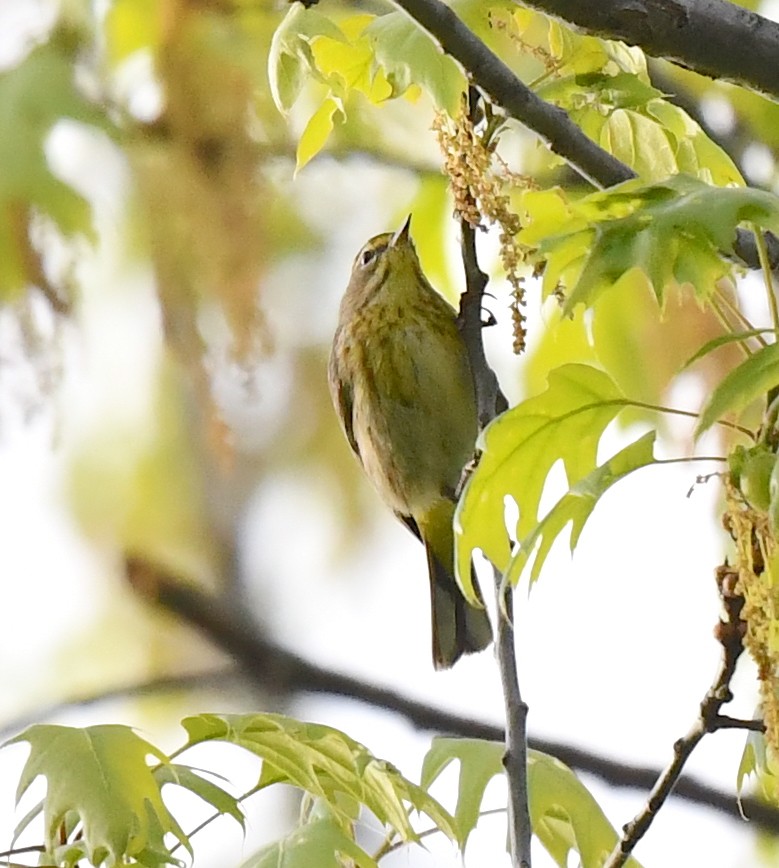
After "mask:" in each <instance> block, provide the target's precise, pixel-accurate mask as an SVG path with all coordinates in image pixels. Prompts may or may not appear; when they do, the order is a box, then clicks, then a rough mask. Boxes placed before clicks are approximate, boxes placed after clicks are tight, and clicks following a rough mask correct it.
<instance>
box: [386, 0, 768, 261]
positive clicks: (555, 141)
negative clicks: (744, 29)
mask: <svg viewBox="0 0 779 868" xmlns="http://www.w3.org/2000/svg"><path fill="white" fill-rule="evenodd" d="M394 2H395V3H396V5H398V6H400V7H401V8H402V9H404V10H405V11H406V12H407V13H408V14H409V15H410V16H411V17H412V18H413V19H414V20H415V21H417V22H418V23H419V24H420V25H421V26H422V27H424V28H425V30H427V31H428V32H429V33H430V34H431V36H433V37H434V38H435V39H436V41H437V42H438V43H439V44H440V45H441V47H442V48H443V50H444V51H445V52H446V53H447V54H450V55H451V56H452V57H453V58H454V59H455V60H456V61H457V62H458V63H459V64H460V65H461V66H462V67H463V68H464V69H465V71H466V73H467V74H468V77H469V79H470V81H471V82H472V83H473V84H474V85H476V86H477V87H478V88H479V89H480V90H482V91H484V93H485V94H487V96H489V98H490V99H491V100H492V101H493V102H494V103H495V104H496V105H499V106H501V107H502V108H503V109H504V110H505V111H506V112H507V113H508V114H509V115H510V116H511V117H513V118H514V119H516V120H518V121H519V122H520V123H522V124H524V125H525V126H526V127H528V128H529V129H531V130H533V131H534V132H535V133H537V134H538V135H539V136H540V137H541V138H542V139H543V140H544V141H545V142H546V144H547V145H548V146H549V148H550V149H551V150H552V151H554V153H556V154H558V155H559V156H561V157H563V159H565V160H566V161H567V162H568V163H569V165H571V166H572V167H573V168H574V169H576V170H577V171H578V172H579V173H580V174H581V175H582V176H583V177H584V178H586V179H587V180H589V181H590V182H591V183H592V184H594V185H595V186H596V187H613V186H614V185H616V184H620V183H622V182H623V181H627V180H630V179H631V178H634V177H636V174H635V172H634V171H633V170H632V169H631V168H630V167H629V166H626V165H625V164H624V163H622V162H620V161H619V160H618V159H616V157H614V156H612V155H611V154H610V153H608V151H605V150H604V149H603V148H601V147H599V146H598V145H596V144H595V142H593V141H592V139H590V138H588V137H587V136H586V135H585V134H584V133H583V132H582V130H581V129H580V128H579V127H577V126H576V124H575V123H574V122H573V121H572V120H571V119H570V118H569V117H568V115H567V114H566V113H565V112H564V111H563V110H562V109H560V108H557V106H553V105H550V104H549V103H547V102H545V101H544V100H542V99H540V98H539V97H538V96H536V95H535V94H534V93H533V91H531V90H530V88H528V87H527V85H525V84H524V82H522V81H521V80H520V79H519V78H517V76H516V75H514V73H513V72H512V71H511V70H510V69H509V67H508V66H506V64H505V63H503V61H502V60H501V59H500V58H499V57H498V56H497V55H496V54H495V53H494V52H493V51H492V50H491V49H490V48H488V47H487V46H486V45H485V44H484V43H483V42H482V41H481V39H479V37H478V36H476V35H475V34H474V33H472V32H471V30H470V29H469V28H468V27H466V25H465V24H463V22H462V21H460V19H459V18H458V17H457V16H456V15H455V14H454V12H452V10H451V9H450V8H449V7H448V6H446V5H445V4H444V3H442V2H441V0H394ZM544 2H545V3H546V2H547V0H544ZM584 2H585V3H587V4H589V5H590V6H592V7H597V6H598V5H599V4H598V3H592V2H591V0H584ZM623 2H624V5H625V7H626V8H627V7H631V8H632V6H634V5H639V7H640V0H623ZM647 2H655V3H659V4H663V3H667V4H668V5H669V6H672V5H673V3H674V2H682V0H647ZM687 2H692V0H687ZM701 2H706V3H711V4H713V5H717V6H718V5H720V3H719V0H701ZM548 3H549V5H550V6H554V7H555V9H556V8H557V7H558V6H559V7H564V9H561V10H560V12H559V13H557V14H562V11H566V13H567V9H568V6H569V0H548ZM539 5H540V4H539ZM723 5H727V6H731V5H732V4H729V3H728V4H723ZM577 8H578V6H577ZM549 11H552V10H551V9H550V10H549ZM740 11H742V12H744V10H740ZM749 14H750V15H751V14H752V13H749ZM756 17H757V18H759V16H756ZM566 18H567V20H572V19H570V18H568V17H567V14H566ZM760 20H761V21H762V20H763V19H760ZM772 56H773V55H772ZM772 63H773V61H772ZM774 66H777V65H776V64H774ZM778 68H779V67H778ZM766 241H767V243H768V250H769V260H770V263H771V267H772V268H776V267H777V266H778V265H779V240H777V238H776V237H775V236H773V235H772V234H771V233H766ZM735 251H736V255H737V256H739V257H740V258H741V259H742V260H743V261H744V263H745V264H746V265H748V266H749V267H750V268H754V269H759V268H760V259H759V256H758V254H757V247H756V245H755V240H754V236H753V234H752V233H751V232H747V231H745V230H743V229H739V230H737V232H736V243H735Z"/></svg>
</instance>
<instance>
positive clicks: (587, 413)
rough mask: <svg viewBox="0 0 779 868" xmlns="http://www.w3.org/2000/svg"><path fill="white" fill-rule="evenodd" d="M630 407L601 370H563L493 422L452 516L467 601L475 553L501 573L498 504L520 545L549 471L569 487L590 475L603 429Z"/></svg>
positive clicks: (504, 543) (503, 544)
mask: <svg viewBox="0 0 779 868" xmlns="http://www.w3.org/2000/svg"><path fill="white" fill-rule="evenodd" d="M629 404H630V402H629V401H628V399H627V398H625V396H624V395H623V394H622V393H621V391H620V390H619V388H618V387H617V386H616V384H615V383H614V382H613V380H611V378H610V377H609V376H608V375H607V374H605V373H604V372H603V371H601V370H598V369H597V368H593V367H590V366H589V365H581V364H569V365H563V366H562V367H560V368H556V369H555V370H553V371H552V372H551V373H550V374H549V385H548V388H547V390H546V391H545V392H542V393H541V394H540V395H537V396H535V397H534V398H529V399H528V400H526V401H523V402H522V403H521V404H518V405H517V406H516V407H513V408H512V409H510V410H508V411H507V412H505V413H503V414H502V415H501V416H499V417H498V418H497V419H496V420H495V421H494V422H493V423H492V424H491V425H489V426H488V427H487V428H486V430H485V431H484V432H483V434H482V436H481V439H480V443H479V445H480V448H481V449H482V450H483V454H482V456H481V460H480V461H479V465H478V467H477V468H476V471H475V472H474V473H473V475H472V476H471V478H470V479H469V481H468V484H467V486H466V487H465V490H464V492H463V495H462V497H461V498H460V503H459V505H458V509H457V521H456V527H457V542H456V544H457V570H458V579H459V581H460V582H461V583H462V586H463V589H464V590H465V591H466V593H467V594H469V595H471V594H473V595H474V597H475V594H474V591H473V589H472V586H471V584H470V582H471V579H470V561H471V554H472V552H473V550H474V549H477V548H479V549H481V550H482V551H483V552H484V554H485V555H486V556H487V557H488V558H489V559H490V560H491V561H492V563H493V564H494V565H495V566H496V567H497V568H498V569H500V570H501V571H504V570H505V569H506V567H507V566H508V563H509V559H510V551H509V545H508V540H507V535H506V533H505V521H504V503H505V498H506V497H511V498H512V499H513V500H514V501H515V503H516V504H517V506H518V508H519V521H518V523H517V529H516V538H517V539H518V540H523V539H526V538H527V537H528V536H529V535H530V534H531V532H532V531H533V530H534V529H535V528H536V525H537V524H538V520H539V519H538V505H539V502H540V500H541V493H542V491H543V488H544V484H545V482H546V478H547V476H548V474H549V471H550V470H551V469H552V466H553V465H554V464H555V462H556V461H558V460H562V462H563V465H564V468H565V473H566V476H567V479H568V486H569V488H571V487H573V486H574V485H575V484H576V483H577V482H579V481H580V480H582V479H584V478H585V477H586V476H587V475H588V474H589V473H591V472H592V471H593V470H595V461H596V456H597V450H598V441H599V440H600V438H601V435H602V434H603V431H604V430H605V428H606V426H607V425H608V424H609V423H610V422H611V421H612V420H613V419H614V418H615V417H616V416H617V414H618V413H619V411H620V410H621V409H622V408H623V407H626V406H628V405H629Z"/></svg>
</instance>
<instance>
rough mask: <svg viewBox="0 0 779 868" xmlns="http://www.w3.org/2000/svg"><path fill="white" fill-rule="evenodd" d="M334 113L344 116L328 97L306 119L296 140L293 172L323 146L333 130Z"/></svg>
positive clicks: (335, 102) (336, 103) (337, 105)
mask: <svg viewBox="0 0 779 868" xmlns="http://www.w3.org/2000/svg"><path fill="white" fill-rule="evenodd" d="M335 115H339V116H340V119H341V120H343V118H344V113H343V111H342V110H341V106H340V105H339V103H338V102H337V101H336V100H334V99H333V98H332V97H328V98H327V99H325V100H324V102H323V103H322V105H320V106H319V108H318V109H317V110H316V111H315V112H314V114H312V115H311V117H310V118H309V119H308V123H307V124H306V128H305V129H304V130H303V132H302V133H301V135H300V139H299V141H298V148H297V157H296V165H295V172H299V171H300V170H301V169H302V168H303V166H305V165H306V163H308V162H309V161H310V160H312V159H313V158H314V157H315V156H316V155H317V154H318V153H319V152H320V151H321V150H322V148H323V147H324V146H325V142H327V140H328V138H329V137H330V133H331V132H332V131H333V125H334V124H333V117H334V116H335Z"/></svg>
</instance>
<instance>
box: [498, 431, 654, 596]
mask: <svg viewBox="0 0 779 868" xmlns="http://www.w3.org/2000/svg"><path fill="white" fill-rule="evenodd" d="M655 437H656V433H655V432H654V431H649V432H647V433H646V434H644V436H643V437H639V439H638V440H636V441H635V442H634V443H631V444H630V445H629V446H626V447H625V448H624V449H622V450H621V451H619V452H617V454H616V455H613V456H612V457H611V458H609V460H608V461H605V462H604V463H603V464H601V465H600V466H599V467H596V468H595V470H593V471H592V473H589V474H587V476H585V477H584V479H581V480H579V482H577V483H576V484H575V485H574V486H572V487H571V489H570V490H569V491H568V493H567V494H565V495H564V496H563V497H561V498H560V500H558V501H557V503H556V504H555V505H554V506H553V507H552V509H550V510H549V512H548V513H547V514H546V515H545V516H544V518H543V519H542V520H541V521H540V522H539V523H538V524H537V525H536V527H535V528H534V529H533V531H532V532H531V533H530V534H529V535H528V536H527V537H526V538H525V539H523V540H522V542H521V543H520V544H519V547H518V548H517V551H516V553H515V554H514V556H513V557H512V559H511V563H510V564H509V566H508V569H507V570H506V577H505V581H507V582H511V583H512V584H516V582H518V581H519V578H520V576H521V574H522V571H523V570H524V568H525V566H526V565H527V563H528V561H529V560H530V558H531V556H532V557H533V567H532V569H531V572H530V581H531V582H534V581H535V580H536V579H537V578H538V576H539V574H540V572H541V569H542V568H543V565H544V561H545V560H546V556H547V555H548V554H549V550H550V549H551V547H552V543H553V542H554V541H555V540H556V539H557V537H558V536H559V535H560V534H561V533H562V532H563V530H564V529H565V527H566V525H567V524H568V523H569V522H570V524H571V541H570V546H571V552H573V551H574V549H575V548H576V544H577V543H578V541H579V537H580V535H581V532H582V530H583V529H584V525H585V524H586V522H587V519H588V518H589V517H590V515H591V514H592V511H593V510H594V509H595V506H596V504H597V503H598V501H599V500H600V499H601V497H603V495H604V494H605V493H606V492H607V491H608V490H609V488H611V486H612V485H614V483H615V482H618V481H619V480H620V479H623V478H624V477H625V476H627V475H628V474H629V473H632V472H633V471H634V470H638V469H639V468H641V467H647V466H649V465H650V464H654V463H655V456H654V451H653V449H654V443H655ZM536 546H538V548H537V549H536Z"/></svg>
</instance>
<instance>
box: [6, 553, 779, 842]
mask: <svg viewBox="0 0 779 868" xmlns="http://www.w3.org/2000/svg"><path fill="white" fill-rule="evenodd" d="M128 569H129V570H131V571H132V575H131V578H132V579H133V581H134V583H135V582H138V581H139V580H140V579H141V577H142V576H145V578H143V581H142V582H141V584H140V586H139V585H138V584H136V589H137V590H138V591H139V592H140V593H141V594H143V595H144V596H145V598H146V599H147V600H148V601H151V602H157V603H159V604H160V605H162V606H163V607H164V608H166V609H167V610H168V611H169V612H170V613H171V615H172V616H174V617H176V618H178V619H180V620H182V621H185V622H187V623H188V624H189V625H190V626H191V627H193V628H195V629H196V630H197V631H198V632H199V633H200V634H201V635H202V636H203V637H204V638H205V639H207V640H208V641H210V642H211V643H212V644H213V645H214V646H215V647H217V648H219V649H220V650H223V651H225V652H226V653H228V654H230V656H232V657H233V659H234V660H235V662H236V663H237V664H238V666H239V667H240V668H238V669H236V668H234V667H232V666H230V667H223V668H218V669H214V670H211V671H208V672H194V673H187V674H180V675H170V676H163V677H161V678H154V679H151V680H149V681H144V682H141V683H138V684H130V685H125V686H121V687H116V688H113V689H111V690H106V691H103V692H101V693H96V694H91V695H89V696H84V697H81V698H79V699H74V700H68V701H66V702H61V703H55V704H52V705H50V706H48V707H45V708H39V709H37V710H36V711H34V712H31V713H29V714H26V715H24V716H23V717H19V718H16V719H15V720H13V721H8V722H6V723H5V724H4V725H3V726H2V728H0V739H2V740H6V739H8V738H10V737H12V736H14V735H17V734H18V733H19V732H20V731H21V730H23V729H24V728H25V727H27V726H30V725H31V724H33V723H38V722H40V721H41V720H46V719H48V718H52V717H54V716H56V715H57V714H60V713H61V712H63V711H69V710H71V709H73V708H75V707H80V708H85V707H89V706H92V705H96V704H98V703H101V702H106V701H110V700H112V699H124V698H128V697H138V696H150V695H153V694H157V693H168V692H170V691H172V690H193V689H197V688H201V689H202V688H206V689H217V688H224V687H225V686H227V685H231V686H236V685H241V690H242V692H243V691H244V690H245V688H244V686H243V685H245V684H246V683H247V681H248V683H249V684H251V685H254V686H255V687H258V688H260V689H262V690H263V691H265V690H267V688H268V686H269V684H270V683H273V684H275V685H276V686H278V685H279V683H280V682H279V679H278V678H276V677H274V675H273V670H275V669H276V668H277V662H278V664H279V668H280V669H281V670H282V671H284V672H286V673H287V690H288V692H289V694H290V695H299V694H305V693H330V694H332V695H337V696H341V697H344V698H346V699H350V700H353V701H356V702H361V703H363V704H364V705H367V706H370V707H372V708H376V709H379V710H381V711H386V712H389V713H390V714H397V715H399V716H400V717H402V718H404V719H405V720H406V721H408V723H409V724H411V725H412V726H414V727H416V728H417V729H419V730H424V731H431V732H437V733H446V734H450V735H457V736H460V737H462V738H483V739H486V740H488V741H503V738H504V732H503V729H502V728H501V727H500V726H498V725H496V724H493V723H488V722H486V721H483V720H476V719H475V718H468V717H463V716H462V715H459V714H456V713H454V712H451V711H446V710H444V709H441V708H436V707H434V706H431V705H428V704H426V703H424V702H419V701H417V700H415V699H412V698H410V697H408V696H405V695H403V694H401V693H398V692H396V691H394V690H388V689H385V688H381V687H376V685H375V684H373V683H369V682H366V681H361V680H360V679H358V678H352V677H350V676H348V675H342V674H340V673H336V672H329V671H327V670H324V669H322V668H321V667H319V666H317V665H316V664H313V663H309V662H308V661H306V660H304V659H303V658H301V657H298V656H297V655H295V654H292V653H290V652H289V651H286V650H284V649H283V648H280V647H279V646H278V645H275V644H274V643H272V642H267V641H265V640H263V639H262V638H260V636H259V635H258V627H257V625H256V624H255V623H254V622H253V621H250V619H249V618H248V616H247V614H246V611H245V610H244V609H239V608H237V607H234V606H232V605H231V604H229V603H228V602H226V601H225V600H223V599H220V598H218V597H214V596H213V595H212V594H210V593H207V592H205V591H203V590H201V589H199V588H197V587H195V586H193V585H191V584H187V585H183V583H182V580H181V579H178V578H176V577H174V576H172V575H170V574H168V573H166V572H165V571H164V570H162V569H161V568H158V567H155V566H152V565H151V564H148V563H144V562H143V561H140V560H138V559H131V560H130V561H129V562H128ZM232 632H237V633H238V634H240V635H239V636H236V637H232V636H231V635H230V634H231V633H232ZM529 744H530V747H532V748H533V749H534V750H538V751H542V752H543V753H547V754H550V755H551V756H555V757H557V758H558V759H559V760H560V761H561V762H563V763H565V764H566V765H568V766H570V767H571V768H574V769H578V770H579V771H580V772H583V773H585V774H588V775H592V776H593V777H596V778H598V779H599V780H602V781H603V782H604V783H606V784H608V785H609V786H612V787H618V788H621V789H643V790H646V789H649V788H650V787H651V786H652V785H653V784H654V782H655V781H656V780H657V779H658V777H659V775H660V771H659V770H658V769H655V768H651V767H649V766H635V765H629V764H626V763H624V762H620V761H617V760H613V759H609V758H608V757H604V756H602V755H600V754H596V753H593V752H592V751H587V750H582V749H581V748H577V747H573V746H572V745H570V744H568V743H567V742H559V741H553V740H551V739H543V738H530V739H529ZM672 795H674V796H675V797H677V798H680V799H684V800H685V801H688V802H690V803H692V804H696V805H701V806H702V807H707V808H710V809H712V810H715V811H717V812H719V813H721V814H723V815H724V816H726V817H729V818H730V819H732V820H734V821H737V822H740V821H742V820H743V815H745V816H747V817H748V818H749V820H750V822H751V823H752V824H753V825H754V827H755V828H756V829H760V830H762V831H765V832H769V833H772V834H779V809H777V808H775V807H772V806H770V805H767V804H765V802H763V801H761V800H759V799H756V798H754V797H752V796H742V797H741V798H740V799H739V798H737V797H736V795H735V794H734V793H727V792H723V791H722V790H718V789H715V788H714V787H710V786H708V785H707V784H704V783H702V782H700V781H698V780H695V779H694V778H690V777H687V776H682V777H681V778H679V780H678V781H677V784H676V787H675V788H674V791H673V794H672ZM739 806H740V809H739ZM742 811H743V815H742Z"/></svg>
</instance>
